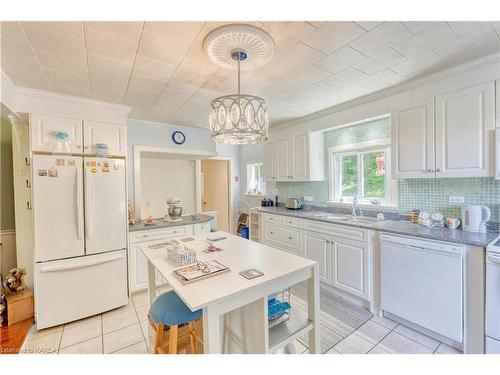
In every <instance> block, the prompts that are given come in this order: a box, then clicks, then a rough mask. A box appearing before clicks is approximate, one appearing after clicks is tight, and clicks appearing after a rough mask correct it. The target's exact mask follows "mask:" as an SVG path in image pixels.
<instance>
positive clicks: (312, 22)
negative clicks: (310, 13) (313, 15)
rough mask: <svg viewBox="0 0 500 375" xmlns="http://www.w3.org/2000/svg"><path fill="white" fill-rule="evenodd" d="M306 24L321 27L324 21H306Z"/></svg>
mask: <svg viewBox="0 0 500 375" xmlns="http://www.w3.org/2000/svg"><path fill="white" fill-rule="evenodd" d="M306 22H307V23H308V24H310V25H312V26H314V27H321V25H323V24H324V23H325V22H326V21H306Z"/></svg>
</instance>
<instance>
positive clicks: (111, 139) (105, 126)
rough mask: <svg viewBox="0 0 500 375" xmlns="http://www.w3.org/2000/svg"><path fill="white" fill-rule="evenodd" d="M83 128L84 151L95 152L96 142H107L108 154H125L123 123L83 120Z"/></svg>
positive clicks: (87, 152) (124, 128)
mask: <svg viewBox="0 0 500 375" xmlns="http://www.w3.org/2000/svg"><path fill="white" fill-rule="evenodd" d="M84 129H85V142H84V143H85V146H84V152H85V153H86V154H95V145H96V144H97V143H105V144H107V145H108V149H109V154H110V155H115V156H125V155H126V154H127V139H126V127H125V126H124V125H118V124H110V123H106V122H95V121H85V123H84Z"/></svg>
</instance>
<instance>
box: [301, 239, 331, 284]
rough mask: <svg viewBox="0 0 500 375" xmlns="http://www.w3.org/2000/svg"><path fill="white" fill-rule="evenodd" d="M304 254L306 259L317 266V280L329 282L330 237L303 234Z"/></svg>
mask: <svg viewBox="0 0 500 375" xmlns="http://www.w3.org/2000/svg"><path fill="white" fill-rule="evenodd" d="M304 253H305V256H306V258H309V259H311V260H315V261H316V262H318V264H319V279H320V280H321V281H323V282H325V283H330V281H331V278H330V276H331V271H330V270H331V268H330V265H331V261H330V259H331V249H330V236H329V235H326V234H321V233H314V232H305V233H304Z"/></svg>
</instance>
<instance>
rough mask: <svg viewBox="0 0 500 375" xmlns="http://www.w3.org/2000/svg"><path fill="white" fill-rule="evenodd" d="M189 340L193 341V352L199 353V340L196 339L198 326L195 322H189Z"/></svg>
mask: <svg viewBox="0 0 500 375" xmlns="http://www.w3.org/2000/svg"><path fill="white" fill-rule="evenodd" d="M188 327H189V341H190V343H191V353H192V354H198V342H197V340H196V328H195V326H194V322H189V324H188Z"/></svg>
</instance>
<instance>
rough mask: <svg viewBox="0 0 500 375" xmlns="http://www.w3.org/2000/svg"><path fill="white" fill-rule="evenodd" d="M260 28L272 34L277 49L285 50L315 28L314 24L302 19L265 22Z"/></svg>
mask: <svg viewBox="0 0 500 375" xmlns="http://www.w3.org/2000/svg"><path fill="white" fill-rule="evenodd" d="M262 28H263V29H264V30H265V31H267V32H268V33H269V34H270V35H271V36H272V38H273V39H274V43H275V44H276V49H277V50H278V51H285V50H287V49H288V48H290V47H292V46H293V45H295V44H296V43H298V42H300V41H301V40H303V38H304V37H306V36H307V35H308V34H310V33H311V32H313V31H314V30H316V28H315V27H314V26H312V25H310V24H308V23H307V22H302V21H300V22H299V21H291V22H265V23H264V25H263V26H262Z"/></svg>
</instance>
